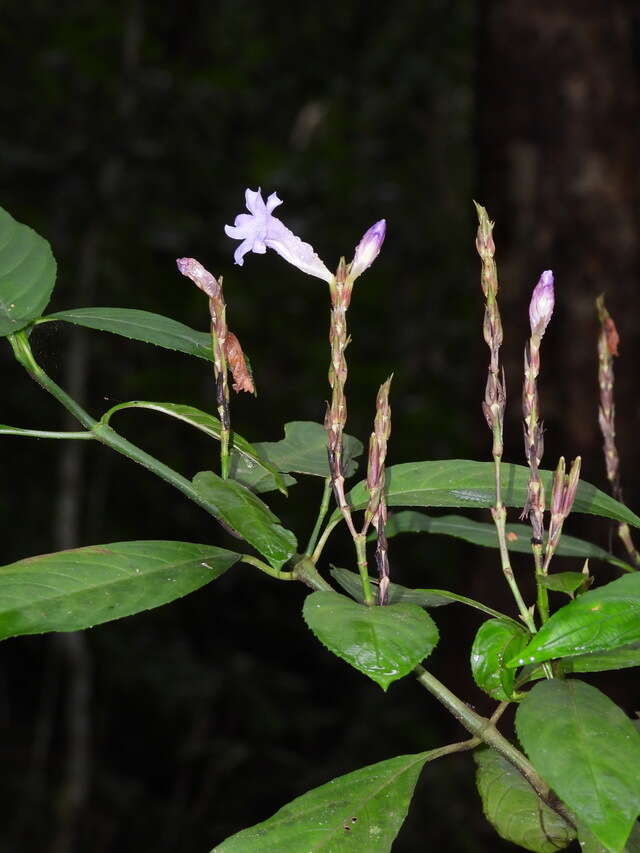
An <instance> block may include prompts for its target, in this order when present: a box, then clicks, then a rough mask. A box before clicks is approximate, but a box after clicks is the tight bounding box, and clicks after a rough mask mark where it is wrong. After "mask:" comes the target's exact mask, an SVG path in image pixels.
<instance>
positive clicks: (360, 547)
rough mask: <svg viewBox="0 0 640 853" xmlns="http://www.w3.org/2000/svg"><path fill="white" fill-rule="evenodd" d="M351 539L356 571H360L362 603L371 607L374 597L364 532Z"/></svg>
mask: <svg viewBox="0 0 640 853" xmlns="http://www.w3.org/2000/svg"><path fill="white" fill-rule="evenodd" d="M353 541H354V543H355V546H356V555H357V557H358V571H359V572H360V578H361V580H362V595H363V597H364V603H365V604H366V605H367V607H372V606H373V605H374V604H375V598H374V595H373V591H372V589H371V581H370V580H369V566H368V565H367V536H366V533H358V534H357V535H356V536H354V538H353Z"/></svg>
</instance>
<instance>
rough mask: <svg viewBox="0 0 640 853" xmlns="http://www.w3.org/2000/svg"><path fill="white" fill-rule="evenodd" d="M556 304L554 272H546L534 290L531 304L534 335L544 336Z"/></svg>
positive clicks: (530, 312) (530, 319) (532, 331)
mask: <svg viewBox="0 0 640 853" xmlns="http://www.w3.org/2000/svg"><path fill="white" fill-rule="evenodd" d="M554 303H555V296H554V292H553V272H552V271H551V270H545V271H544V272H543V273H542V275H541V276H540V281H539V282H538V283H537V284H536V286H535V287H534V289H533V294H532V296H531V303H530V304H529V321H530V323H531V334H532V335H535V336H536V337H538V338H541V337H542V336H543V335H544V333H545V330H546V328H547V326H548V325H549V320H550V319H551V315H552V314H553V306H554Z"/></svg>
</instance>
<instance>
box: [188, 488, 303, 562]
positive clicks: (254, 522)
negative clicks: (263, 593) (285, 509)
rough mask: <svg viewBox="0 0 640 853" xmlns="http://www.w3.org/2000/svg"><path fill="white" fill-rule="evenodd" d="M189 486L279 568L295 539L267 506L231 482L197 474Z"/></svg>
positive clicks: (245, 489) (290, 552)
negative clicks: (192, 486)
mask: <svg viewBox="0 0 640 853" xmlns="http://www.w3.org/2000/svg"><path fill="white" fill-rule="evenodd" d="M193 485H194V487H195V488H196V490H197V491H198V492H199V493H200V494H201V495H202V497H203V498H205V500H206V501H207V502H208V503H209V505H210V506H211V507H213V512H214V514H215V515H216V517H217V518H219V519H220V520H221V521H223V522H224V523H225V524H226V525H228V526H229V527H230V528H231V529H232V530H234V531H236V532H237V533H239V534H240V536H242V538H243V539H246V541H247V542H249V543H250V544H251V545H253V547H254V548H255V549H256V550H257V551H259V552H260V553H261V554H262V556H263V557H266V559H267V560H268V561H269V562H270V563H271V565H272V566H273V567H274V568H276V569H280V568H281V567H282V566H283V565H284V563H286V562H287V560H288V559H289V557H291V556H292V555H293V554H294V553H295V550H296V545H297V542H296V537H295V536H294V534H293V533H292V532H291V531H290V530H287V529H286V528H284V527H283V526H282V525H281V523H280V521H279V519H278V518H277V517H276V516H275V515H274V514H273V513H272V512H271V510H270V509H269V507H268V506H267V505H266V504H265V503H263V502H262V501H261V500H260V498H259V497H257V496H256V495H254V494H253V492H251V491H249V489H247V488H245V486H242V485H241V484H240V483H236V482H235V480H223V479H222V477H218V475H217V474H214V473H213V471H201V472H200V473H199V474H196V476H195V477H194V478H193Z"/></svg>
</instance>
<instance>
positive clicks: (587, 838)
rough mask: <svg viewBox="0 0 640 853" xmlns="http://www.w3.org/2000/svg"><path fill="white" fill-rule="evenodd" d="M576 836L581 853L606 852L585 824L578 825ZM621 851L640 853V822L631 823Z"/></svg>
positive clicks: (624, 852)
mask: <svg viewBox="0 0 640 853" xmlns="http://www.w3.org/2000/svg"><path fill="white" fill-rule="evenodd" d="M578 838H579V839H580V847H581V848H582V853H607V848H606V847H603V846H602V844H600V842H599V841H598V839H597V838H596V837H595V836H594V835H593V833H591V832H589V830H588V829H587V828H586V826H582V825H581V824H579V825H578ZM623 853H640V824H638V823H635V824H634V825H633V829H632V830H631V835H630V836H629V838H628V839H627V843H626V844H625V845H624V849H623Z"/></svg>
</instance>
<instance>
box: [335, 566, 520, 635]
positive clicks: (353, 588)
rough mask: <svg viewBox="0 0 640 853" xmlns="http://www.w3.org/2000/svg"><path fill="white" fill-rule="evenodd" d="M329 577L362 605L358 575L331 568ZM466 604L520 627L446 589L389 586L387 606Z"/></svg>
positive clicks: (477, 602) (391, 584)
mask: <svg viewBox="0 0 640 853" xmlns="http://www.w3.org/2000/svg"><path fill="white" fill-rule="evenodd" d="M331 576H332V577H333V578H334V579H335V580H336V582H337V583H338V584H340V586H341V587H342V588H343V589H344V590H346V591H347V592H348V593H349V595H351V596H352V597H353V598H355V599H356V601H359V602H360V603H362V602H363V601H364V596H363V594H362V581H361V580H360V575H358V574H356V573H355V572H350V571H348V569H340V568H338V567H337V566H333V567H332V569H331ZM371 582H372V583H377V581H376V580H374V578H371ZM456 602H457V603H458V604H466V605H468V606H469V607H473V608H474V609H475V610H480V611H481V612H482V613H487V614H488V615H489V616H495V618H496V619H501V620H503V621H506V622H510V623H512V624H513V625H515V626H516V627H518V628H519V627H520V623H519V622H516V621H515V619H512V618H511V617H510V616H506V615H505V614H504V613H500V612H499V611H498V610H494V609H493V608H491V607H487V606H486V604H482V602H480V601H475V599H473V598H467V597H466V596H464V595H458V594H457V593H455V592H449V591H448V590H446V589H409V587H406V586H401V585H400V584H398V583H390V584H389V604H417V605H418V607H426V608H427V609H429V608H431V607H443V606H444V605H445V604H455V603H456Z"/></svg>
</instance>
